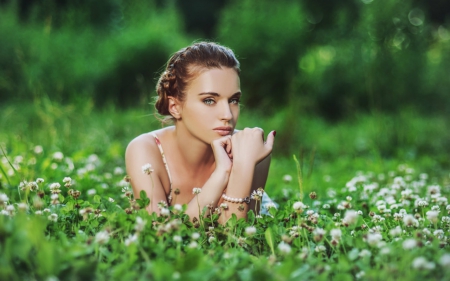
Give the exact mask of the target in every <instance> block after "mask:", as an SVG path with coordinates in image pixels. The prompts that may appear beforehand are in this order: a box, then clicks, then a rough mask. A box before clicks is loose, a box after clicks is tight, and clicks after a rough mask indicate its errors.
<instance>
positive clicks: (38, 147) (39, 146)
mask: <svg viewBox="0 0 450 281" xmlns="http://www.w3.org/2000/svg"><path fill="white" fill-rule="evenodd" d="M33 151H34V153H36V154H41V153H42V152H43V151H44V149H43V148H42V146H41V145H36V146H35V147H34V149H33Z"/></svg>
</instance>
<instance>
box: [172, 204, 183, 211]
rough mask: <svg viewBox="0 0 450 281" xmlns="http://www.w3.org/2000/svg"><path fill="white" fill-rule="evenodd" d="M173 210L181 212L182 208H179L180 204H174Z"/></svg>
mask: <svg viewBox="0 0 450 281" xmlns="http://www.w3.org/2000/svg"><path fill="white" fill-rule="evenodd" d="M173 209H174V210H175V211H177V212H181V211H183V206H181V204H175V205H174V206H173Z"/></svg>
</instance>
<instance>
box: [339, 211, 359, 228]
mask: <svg viewBox="0 0 450 281" xmlns="http://www.w3.org/2000/svg"><path fill="white" fill-rule="evenodd" d="M361 213H362V212H361ZM357 220H358V212H356V211H355V210H347V211H346V212H345V215H344V219H343V220H342V223H344V225H352V224H354V223H356V221H357Z"/></svg>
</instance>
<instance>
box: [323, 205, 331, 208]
mask: <svg viewBox="0 0 450 281" xmlns="http://www.w3.org/2000/svg"><path fill="white" fill-rule="evenodd" d="M330 207H331V206H330V204H323V206H322V208H323V209H330Z"/></svg>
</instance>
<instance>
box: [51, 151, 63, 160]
mask: <svg viewBox="0 0 450 281" xmlns="http://www.w3.org/2000/svg"><path fill="white" fill-rule="evenodd" d="M63 158H64V154H63V153H62V152H60V151H58V152H55V153H53V160H55V161H61V160H63Z"/></svg>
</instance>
